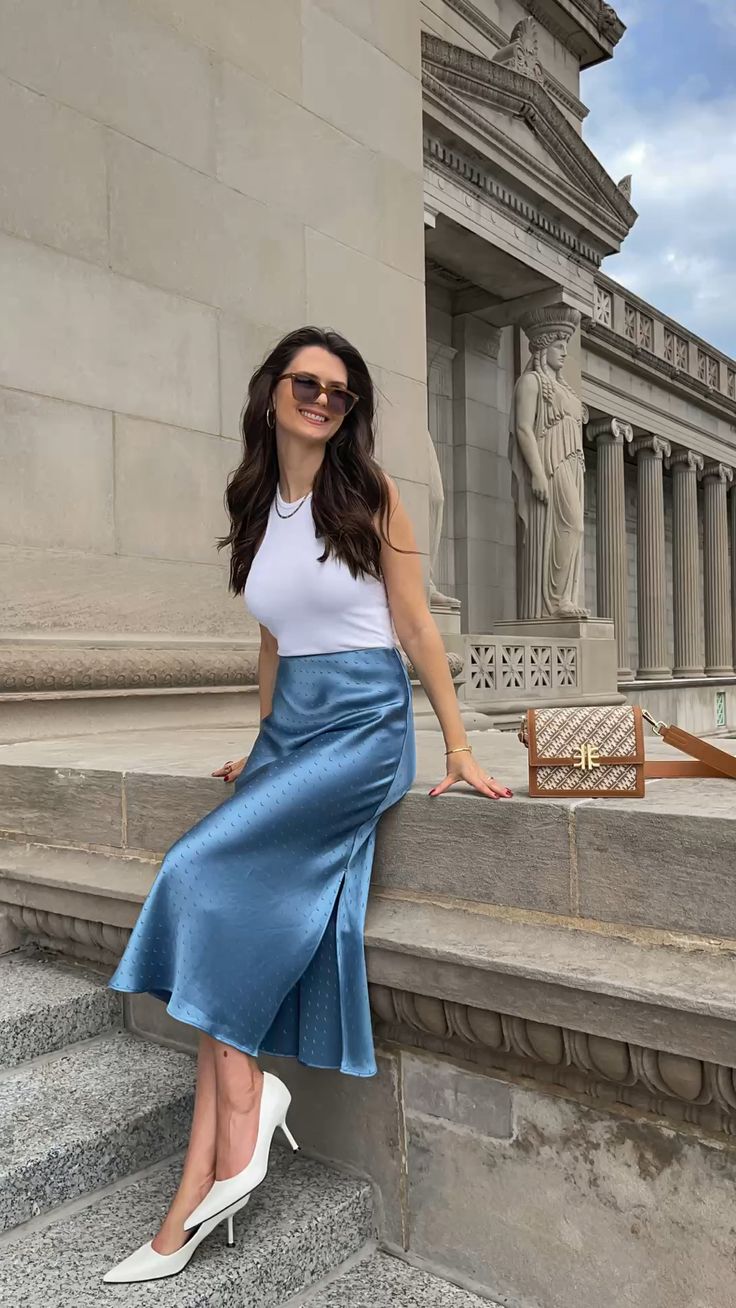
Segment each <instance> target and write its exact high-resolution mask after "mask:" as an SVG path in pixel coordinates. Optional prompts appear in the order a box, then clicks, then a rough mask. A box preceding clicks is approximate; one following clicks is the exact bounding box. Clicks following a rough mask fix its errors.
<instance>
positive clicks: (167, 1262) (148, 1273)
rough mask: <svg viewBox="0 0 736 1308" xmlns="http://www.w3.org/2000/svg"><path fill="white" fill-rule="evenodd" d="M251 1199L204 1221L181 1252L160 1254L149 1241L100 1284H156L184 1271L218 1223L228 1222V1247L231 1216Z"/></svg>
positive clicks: (232, 1235)
mask: <svg viewBox="0 0 736 1308" xmlns="http://www.w3.org/2000/svg"><path fill="white" fill-rule="evenodd" d="M249 1199H250V1195H249V1194H248V1195H245V1197H244V1198H241V1199H239V1200H238V1201H237V1203H232V1204H231V1205H230V1207H229V1208H227V1209H225V1211H224V1212H221V1213H218V1214H217V1216H216V1217H211V1218H210V1220H209V1221H208V1222H203V1223H202V1225H201V1226H200V1228H199V1230H198V1231H196V1232H195V1234H194V1235H192V1236H191V1237H190V1238H189V1240H187V1242H186V1244H183V1245H182V1247H181V1249H176V1250H175V1252H174V1253H170V1254H161V1253H158V1251H157V1250H156V1249H154V1248H153V1247H152V1244H153V1242H152V1241H151V1240H148V1241H147V1242H146V1244H142V1245H141V1247H140V1249H136V1250H135V1252H134V1253H132V1254H130V1255H129V1256H128V1257H127V1258H124V1259H123V1261H122V1262H121V1263H118V1264H117V1265H116V1266H115V1267H111V1268H110V1271H109V1272H105V1275H104V1276H103V1278H102V1279H103V1281H117V1282H126V1283H128V1282H131V1281H157V1280H161V1278H162V1277H164V1276H175V1275H176V1273H177V1272H181V1271H183V1269H184V1268H185V1267H186V1265H187V1263H188V1262H189V1259H190V1258H191V1256H192V1254H193V1253H194V1250H195V1249H196V1248H197V1247H198V1246H199V1245H200V1244H201V1243H202V1241H203V1240H204V1239H206V1237H207V1236H208V1235H209V1234H210V1231H214V1229H215V1227H216V1226H219V1224H220V1222H224V1221H225V1220H226V1219H227V1242H228V1244H229V1245H231V1244H233V1243H234V1241H235V1236H234V1233H233V1217H234V1215H235V1213H237V1212H238V1211H239V1209H241V1208H244V1207H245V1205H246V1204H247V1202H248V1200H249Z"/></svg>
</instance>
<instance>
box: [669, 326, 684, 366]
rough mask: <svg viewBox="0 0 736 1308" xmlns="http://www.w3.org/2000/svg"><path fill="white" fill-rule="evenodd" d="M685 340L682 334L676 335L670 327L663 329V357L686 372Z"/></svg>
mask: <svg viewBox="0 0 736 1308" xmlns="http://www.w3.org/2000/svg"><path fill="white" fill-rule="evenodd" d="M687 353H688V351H687V341H686V340H685V338H684V336H678V334H677V332H673V331H672V330H671V328H669V327H665V329H664V357H665V359H666V360H667V362H668V363H671V364H672V365H673V367H675V368H679V369H681V371H683V372H687V367H688V361H687Z"/></svg>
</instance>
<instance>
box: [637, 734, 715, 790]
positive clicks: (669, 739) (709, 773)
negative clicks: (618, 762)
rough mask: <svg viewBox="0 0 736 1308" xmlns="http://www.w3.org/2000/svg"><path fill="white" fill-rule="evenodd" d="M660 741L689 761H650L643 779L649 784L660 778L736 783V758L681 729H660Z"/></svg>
mask: <svg viewBox="0 0 736 1308" xmlns="http://www.w3.org/2000/svg"><path fill="white" fill-rule="evenodd" d="M657 734H658V735H659V736H661V738H662V740H664V741H666V743H667V744H668V745H671V746H672V748H673V749H679V750H681V751H682V753H683V754H689V755H690V759H676V760H675V759H650V760H649V761H647V762H646V763H645V764H644V776H645V777H646V778H647V779H648V780H651V781H654V780H661V779H662V778H663V777H720V778H721V779H723V777H731V778H732V779H733V780H734V781H736V754H729V753H728V752H727V751H726V750H725V749H718V747H717V746H716V745H711V744H709V743H708V741H706V740H701V739H700V737H699V736H691V735H690V732H689V731H684V730H683V728H682V727H667V726H664V725H661V724H660V726H659V729H658V732H657Z"/></svg>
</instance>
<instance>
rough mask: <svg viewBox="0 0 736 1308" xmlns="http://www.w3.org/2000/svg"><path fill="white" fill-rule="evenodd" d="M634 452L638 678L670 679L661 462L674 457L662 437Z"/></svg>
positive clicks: (640, 443) (647, 439) (638, 443)
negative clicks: (635, 470) (635, 474)
mask: <svg viewBox="0 0 736 1308" xmlns="http://www.w3.org/2000/svg"><path fill="white" fill-rule="evenodd" d="M633 452H634V455H635V457H636V460H637V464H638V495H637V543H636V581H637V610H638V612H637V616H638V623H639V669H638V671H637V674H636V675H637V677H639V678H640V679H642V680H644V679H646V680H651V679H655V678H661V677H671V676H672V669H671V668H670V666H669V664H668V660H667V583H666V577H665V553H664V492H663V487H662V461H663V459H664V457H665V455H667V456H668V457H669V455H670V453H671V447H670V445H669V443H668V441H665V440H662V439H661V437H659V436H653V435H649V436H639V437H637V439H636V440H635V441H634V444H633Z"/></svg>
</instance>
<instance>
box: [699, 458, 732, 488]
mask: <svg viewBox="0 0 736 1308" xmlns="http://www.w3.org/2000/svg"><path fill="white" fill-rule="evenodd" d="M701 475H702V480H703V481H719V482H721V483H725V485H726V486H730V485H731V483H732V481H733V468H729V466H728V464H727V463H715V462H709V463H706V464H704V466H703V471H702V474H701Z"/></svg>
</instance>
